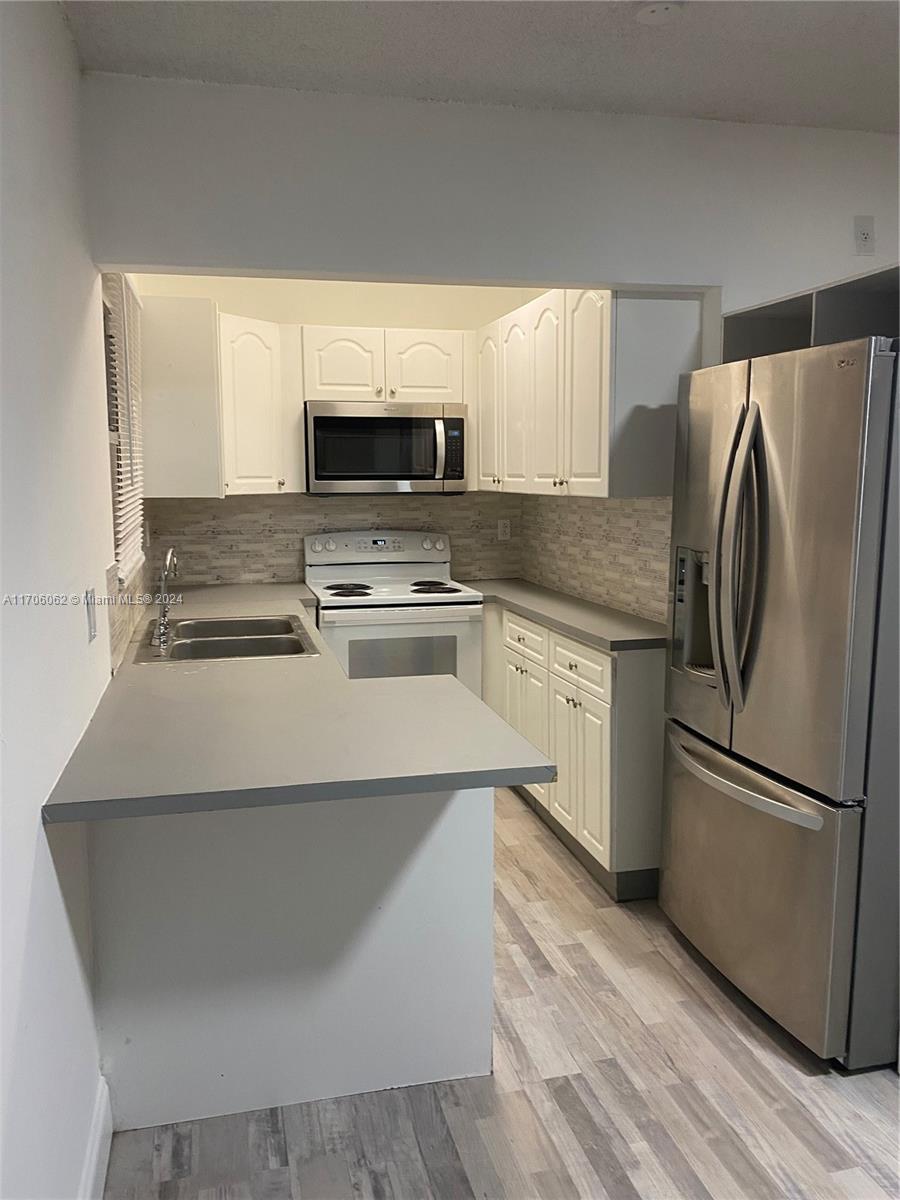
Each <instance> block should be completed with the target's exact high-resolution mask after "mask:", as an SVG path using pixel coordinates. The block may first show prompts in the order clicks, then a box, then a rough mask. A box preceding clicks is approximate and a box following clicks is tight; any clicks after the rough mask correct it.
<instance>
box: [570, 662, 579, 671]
mask: <svg viewBox="0 0 900 1200" xmlns="http://www.w3.org/2000/svg"><path fill="white" fill-rule="evenodd" d="M569 670H570V671H577V670H578V663H576V662H570V663H569Z"/></svg>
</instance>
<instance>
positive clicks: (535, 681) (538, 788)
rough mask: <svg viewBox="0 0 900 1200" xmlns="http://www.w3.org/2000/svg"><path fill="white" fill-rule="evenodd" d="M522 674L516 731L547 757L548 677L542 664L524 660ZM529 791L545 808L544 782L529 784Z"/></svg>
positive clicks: (546, 790)
mask: <svg viewBox="0 0 900 1200" xmlns="http://www.w3.org/2000/svg"><path fill="white" fill-rule="evenodd" d="M522 666H523V669H524V672H525V673H524V675H522V708H521V715H522V723H521V725H520V727H519V732H520V733H521V734H522V736H523V737H525V738H527V739H528V741H529V742H531V744H532V746H537V748H538V750H540V751H541V753H542V754H547V755H548V756H549V744H550V728H549V722H550V705H549V699H548V697H549V692H550V680H549V675H548V673H547V671H546V670H545V669H544V668H543V667H536V666H534V665H533V664H532V663H529V662H523V663H522ZM527 787H528V790H529V792H531V794H532V796H534V798H535V799H536V800H538V801H539V802H540V803H541V804H543V806H544V807H545V808H546V807H547V804H548V785H547V784H546V783H529V784H528V785H527Z"/></svg>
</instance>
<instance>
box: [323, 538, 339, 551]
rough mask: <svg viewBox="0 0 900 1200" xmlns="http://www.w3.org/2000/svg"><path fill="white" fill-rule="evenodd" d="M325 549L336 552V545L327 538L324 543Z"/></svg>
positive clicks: (332, 540)
mask: <svg viewBox="0 0 900 1200" xmlns="http://www.w3.org/2000/svg"><path fill="white" fill-rule="evenodd" d="M325 549H326V550H337V545H336V543H335V541H334V539H333V538H329V539H328V541H327V542H326V543H325Z"/></svg>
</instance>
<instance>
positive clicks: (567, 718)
mask: <svg viewBox="0 0 900 1200" xmlns="http://www.w3.org/2000/svg"><path fill="white" fill-rule="evenodd" d="M574 700H575V688H573V687H571V686H570V685H569V684H568V683H566V682H565V681H564V680H562V679H559V678H558V677H557V676H556V675H551V676H550V748H549V756H550V758H551V759H552V760H553V761H554V762H555V763H556V772H557V775H556V783H551V784H550V788H549V792H550V796H549V799H550V804H549V809H550V815H551V816H553V817H555V818H556V820H557V821H559V823H560V825H562V827H563V829H565V830H566V831H567V832H568V833H571V835H572V836H573V837H575V836H576V833H577V829H578V824H579V822H578V774H579V771H578V729H577V724H576V720H575V709H574V707H573V703H574Z"/></svg>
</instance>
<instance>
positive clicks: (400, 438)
mask: <svg viewBox="0 0 900 1200" xmlns="http://www.w3.org/2000/svg"><path fill="white" fill-rule="evenodd" d="M306 481H307V482H306V490H307V492H311V493H312V494H313V495H333V494H334V493H335V492H356V493H357V494H358V493H360V492H464V491H465V490H466V409H465V405H463V404H404V403H399V404H379V403H376V402H375V401H357V402H350V401H348V402H346V403H345V402H343V401H333V400H307V401H306Z"/></svg>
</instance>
